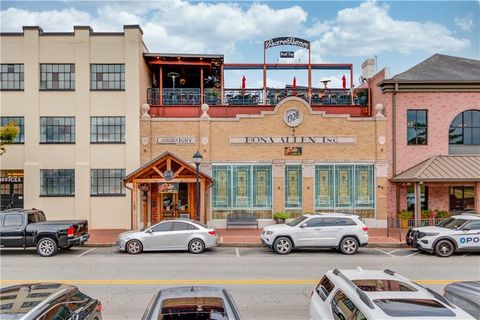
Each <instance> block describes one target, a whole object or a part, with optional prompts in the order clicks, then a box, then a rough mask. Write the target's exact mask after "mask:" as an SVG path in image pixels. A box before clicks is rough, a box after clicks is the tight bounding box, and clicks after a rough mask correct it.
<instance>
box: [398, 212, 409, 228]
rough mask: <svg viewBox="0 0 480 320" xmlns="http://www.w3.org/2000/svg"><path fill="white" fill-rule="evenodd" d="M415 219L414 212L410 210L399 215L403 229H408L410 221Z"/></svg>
mask: <svg viewBox="0 0 480 320" xmlns="http://www.w3.org/2000/svg"><path fill="white" fill-rule="evenodd" d="M412 218H413V212H412V211H408V210H401V211H400V212H399V213H398V219H400V227H401V228H402V229H408V221H409V220H410V219H412Z"/></svg>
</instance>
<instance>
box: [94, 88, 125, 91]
mask: <svg viewBox="0 0 480 320" xmlns="http://www.w3.org/2000/svg"><path fill="white" fill-rule="evenodd" d="M90 91H125V89H92V88H90Z"/></svg>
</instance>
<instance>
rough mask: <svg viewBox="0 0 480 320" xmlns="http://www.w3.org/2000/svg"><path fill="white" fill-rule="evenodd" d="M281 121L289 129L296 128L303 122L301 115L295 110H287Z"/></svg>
mask: <svg viewBox="0 0 480 320" xmlns="http://www.w3.org/2000/svg"><path fill="white" fill-rule="evenodd" d="M283 121H284V122H285V124H286V125H287V126H289V127H292V128H294V127H298V126H299V125H300V124H301V123H302V121H303V114H302V112H300V110H298V109H297V108H288V109H287V110H286V111H285V113H284V114H283Z"/></svg>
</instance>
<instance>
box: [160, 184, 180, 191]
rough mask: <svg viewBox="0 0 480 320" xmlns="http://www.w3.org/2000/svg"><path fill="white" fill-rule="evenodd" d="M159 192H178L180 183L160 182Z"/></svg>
mask: <svg viewBox="0 0 480 320" xmlns="http://www.w3.org/2000/svg"><path fill="white" fill-rule="evenodd" d="M158 193H178V183H171V182H164V183H159V184H158Z"/></svg>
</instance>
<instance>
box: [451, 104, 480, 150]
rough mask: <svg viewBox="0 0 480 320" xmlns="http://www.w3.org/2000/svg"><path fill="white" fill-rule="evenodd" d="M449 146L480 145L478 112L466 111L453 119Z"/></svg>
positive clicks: (479, 115) (479, 111) (479, 116)
mask: <svg viewBox="0 0 480 320" xmlns="http://www.w3.org/2000/svg"><path fill="white" fill-rule="evenodd" d="M449 144H466V145H480V110H467V111H464V112H462V113H460V114H459V115H458V116H456V117H455V119H453V121H452V124H450V130H449Z"/></svg>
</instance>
